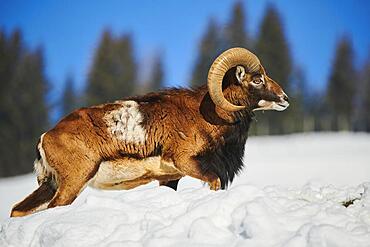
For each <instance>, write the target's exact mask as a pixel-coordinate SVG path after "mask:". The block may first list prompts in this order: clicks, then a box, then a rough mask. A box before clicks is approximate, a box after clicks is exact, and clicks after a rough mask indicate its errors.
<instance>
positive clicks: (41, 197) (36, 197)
mask: <svg viewBox="0 0 370 247" xmlns="http://www.w3.org/2000/svg"><path fill="white" fill-rule="evenodd" d="M55 192H56V189H55V184H54V182H53V181H52V180H51V179H48V180H47V181H44V182H42V183H41V184H40V186H39V188H38V189H37V190H35V191H34V192H33V193H32V194H31V195H29V196H27V197H26V198H25V199H24V200H23V201H21V202H19V203H17V204H16V205H15V206H14V207H13V208H12V212H11V214H10V217H19V216H25V215H28V214H31V213H34V212H37V211H40V210H43V209H46V208H47V206H48V204H49V202H50V201H51V200H52V199H53V196H54V194H55Z"/></svg>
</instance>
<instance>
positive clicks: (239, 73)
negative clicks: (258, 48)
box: [235, 65, 247, 84]
mask: <svg viewBox="0 0 370 247" xmlns="http://www.w3.org/2000/svg"><path fill="white" fill-rule="evenodd" d="M235 76H236V79H238V82H239V83H240V84H243V81H244V80H245V78H246V76H247V74H246V73H245V68H244V67H243V66H240V65H239V66H237V67H236V70H235Z"/></svg>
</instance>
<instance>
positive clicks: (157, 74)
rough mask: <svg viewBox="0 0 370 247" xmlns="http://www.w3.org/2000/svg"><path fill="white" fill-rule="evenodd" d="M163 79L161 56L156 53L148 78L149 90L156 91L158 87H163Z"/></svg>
mask: <svg viewBox="0 0 370 247" xmlns="http://www.w3.org/2000/svg"><path fill="white" fill-rule="evenodd" d="M163 80H164V69H163V61H162V56H161V55H159V54H157V55H156V56H155V57H154V61H153V65H152V70H151V75H150V79H149V88H150V91H156V90H158V89H161V88H163V87H164V85H163Z"/></svg>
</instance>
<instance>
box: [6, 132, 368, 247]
mask: <svg viewBox="0 0 370 247" xmlns="http://www.w3.org/2000/svg"><path fill="white" fill-rule="evenodd" d="M369 147H370V136H369V135H364V134H361V135H355V134H339V135H338V134H337V135H335V134H324V135H323V134H321V135H317V134H316V135H312V134H311V135H294V136H289V137H262V138H252V139H251V140H249V141H248V142H247V148H246V158H245V162H246V170H245V172H244V173H242V174H241V175H240V176H239V177H238V178H237V179H236V181H235V183H234V184H233V185H232V186H231V187H230V188H229V189H228V190H226V191H216V192H215V191H210V190H209V189H208V188H207V187H205V186H204V185H203V184H202V183H200V182H197V181H194V180H192V179H189V178H187V179H184V180H182V181H180V189H179V191H177V192H176V191H173V190H171V189H170V188H167V187H159V186H158V184H157V183H155V182H153V183H150V184H148V185H145V186H141V187H138V188H136V189H133V190H129V191H97V190H94V189H90V188H88V189H87V190H85V191H84V192H83V193H82V195H81V196H80V197H79V198H78V199H77V200H76V202H75V203H73V204H72V205H70V206H66V207H58V208H54V209H49V210H46V211H43V212H40V213H36V214H33V215H30V216H27V217H22V218H12V219H9V218H5V217H3V218H4V220H3V221H1V225H0V246H48V247H49V246H135V247H136V246H253V247H255V246H257V247H258V246H261V247H262V246H288V247H293V246H343V247H348V246H360V247H362V246H363V247H365V246H370V178H369V174H370V153H369ZM31 178H32V176H25V177H22V178H15V179H13V180H11V179H6V180H2V181H0V196H1V207H0V210H1V216H3V215H5V214H8V212H9V210H10V206H9V207H8V206H6V207H4V205H5V204H7V203H9V204H10V202H9V200H13V202H12V203H14V198H13V197H14V196H12V197H11V199H9V198H8V197H7V196H6V195H8V194H10V193H9V192H10V189H14V190H15V192H14V193H11V194H17V193H18V194H24V195H25V194H27V193H29V192H31V191H32V190H33V189H34V187H35V185H31V184H32V183H34V182H32V183H30V179H31ZM22 181H23V182H22ZM273 184H275V185H273ZM276 184H279V185H276ZM32 187H33V188H32ZM17 188H20V189H21V190H22V191H18V192H17V191H16V189H17ZM24 190H26V191H24ZM21 198H22V197H20V198H16V199H15V200H20V199H21ZM3 202H4V203H5V204H3Z"/></svg>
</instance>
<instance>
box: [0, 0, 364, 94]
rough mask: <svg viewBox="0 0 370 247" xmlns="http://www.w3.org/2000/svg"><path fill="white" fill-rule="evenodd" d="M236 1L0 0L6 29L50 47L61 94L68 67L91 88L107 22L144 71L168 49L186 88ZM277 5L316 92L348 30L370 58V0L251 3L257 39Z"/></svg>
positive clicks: (360, 55)
mask: <svg viewBox="0 0 370 247" xmlns="http://www.w3.org/2000/svg"><path fill="white" fill-rule="evenodd" d="M234 2H235V1H231V0H230V1H226V0H224V1H221V0H201V1H195V0H194V1H184V0H176V1H174V0H142V1H124V0H122V1H118V0H115V1H91V0H90V1H87V0H86V1H71V0H64V1H46V0H45V1H18V0H12V1H3V0H0V11H1V15H0V28H2V29H4V30H5V31H6V32H11V31H12V30H14V28H16V27H19V28H20V29H21V30H22V31H23V34H24V39H25V41H26V43H27V44H28V45H29V46H31V47H33V48H34V47H37V46H39V45H41V46H42V47H43V49H44V52H45V58H46V72H47V75H48V77H49V79H50V81H51V82H52V83H53V87H52V95H54V97H58V96H59V95H60V94H61V92H62V88H63V83H64V81H65V78H66V75H67V74H68V73H72V74H73V75H74V77H75V79H76V83H77V87H78V88H79V89H82V88H83V86H84V85H85V81H86V76H87V73H88V70H89V66H90V65H91V63H92V58H93V54H94V49H95V48H96V47H97V45H98V41H99V38H100V35H101V33H102V31H103V30H104V29H105V28H107V27H108V28H110V29H111V30H112V31H113V32H114V33H115V34H116V35H120V34H123V33H131V34H132V35H133V40H134V44H135V52H136V57H137V60H138V62H140V65H141V69H140V70H142V71H145V68H143V67H145V65H146V62H145V60H146V59H148V58H149V57H150V56H153V54H155V53H156V52H158V51H163V52H164V63H165V71H166V77H165V82H166V85H167V86H180V85H186V83H187V82H189V80H190V75H191V71H192V68H193V64H194V60H195V58H196V54H197V47H198V42H199V40H200V38H201V36H202V34H203V33H204V31H205V27H206V25H207V22H208V20H209V18H210V17H214V18H215V19H216V20H217V21H218V22H219V24H221V26H224V25H225V24H226V23H227V21H228V20H229V18H230V12H231V8H232V5H233V3H234ZM269 3H272V4H274V5H275V6H276V7H277V9H278V11H279V12H280V13H281V16H282V19H283V22H284V25H285V33H286V36H287V39H288V42H289V44H290V46H291V54H292V56H293V58H294V61H295V63H296V64H298V65H300V66H301V67H302V68H303V69H304V71H305V72H306V76H307V79H308V81H309V83H310V86H311V87H312V89H313V90H320V89H323V88H324V87H325V85H326V81H327V77H328V73H329V71H330V66H331V61H332V60H333V55H334V51H335V44H336V40H337V39H338V38H339V37H341V36H342V35H344V34H345V35H348V36H350V37H351V38H352V41H353V45H354V50H355V58H356V65H358V66H359V65H361V64H362V63H363V62H364V61H365V60H366V58H367V57H368V56H369V54H370V52H369V47H370V32H369V31H370V14H369V13H370V1H366V0H352V1H351V0H333V1H320V0H312V1H288V0H279V1H265V0H253V1H252V0H250V1H245V2H244V7H245V11H246V15H247V19H246V25H247V31H248V32H249V33H250V34H251V35H252V36H253V37H255V36H256V35H257V30H258V26H259V24H260V22H261V19H262V17H263V14H264V11H265V9H266V5H267V4H269ZM257 55H258V54H257ZM140 70H139V72H140Z"/></svg>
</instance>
